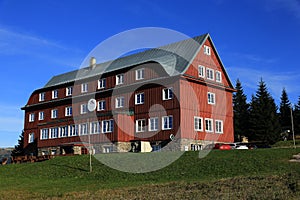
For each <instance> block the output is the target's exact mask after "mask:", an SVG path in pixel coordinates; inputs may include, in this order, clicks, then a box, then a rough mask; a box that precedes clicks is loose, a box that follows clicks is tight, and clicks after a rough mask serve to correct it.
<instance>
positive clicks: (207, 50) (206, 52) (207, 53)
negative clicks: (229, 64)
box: [204, 45, 210, 56]
mask: <svg viewBox="0 0 300 200" xmlns="http://www.w3.org/2000/svg"><path fill="white" fill-rule="evenodd" d="M204 54H206V55H209V56H210V47H209V46H206V45H204Z"/></svg>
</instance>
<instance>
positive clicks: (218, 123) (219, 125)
mask: <svg viewBox="0 0 300 200" xmlns="http://www.w3.org/2000/svg"><path fill="white" fill-rule="evenodd" d="M215 124H216V133H223V121H222V120H215Z"/></svg>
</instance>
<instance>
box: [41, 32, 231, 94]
mask: <svg viewBox="0 0 300 200" xmlns="http://www.w3.org/2000/svg"><path fill="white" fill-rule="evenodd" d="M209 37H210V36H209V34H204V35H201V36H197V37H194V38H190V39H186V40H183V41H179V42H176V43H172V44H169V45H165V46H162V47H158V48H153V49H149V50H146V51H143V52H139V53H136V54H132V55H129V56H126V57H121V58H118V59H115V60H112V61H108V62H104V63H101V64H97V65H96V66H95V67H94V68H91V67H86V68H82V69H79V70H75V71H72V72H68V73H64V74H61V75H58V76H54V77H52V78H51V79H50V81H49V82H48V83H47V84H46V85H45V86H44V88H47V87H52V86H55V85H60V84H64V83H69V82H73V81H76V80H81V79H86V78H90V77H94V76H100V75H102V74H104V73H108V72H112V71H116V70H120V69H124V68H127V67H131V66H135V65H138V64H142V63H147V62H157V63H159V64H160V65H161V66H162V67H163V68H164V70H165V71H166V72H167V73H168V74H169V75H170V76H176V75H179V74H184V72H185V71H186V70H187V68H188V67H189V65H190V64H191V62H192V61H193V59H194V57H195V56H196V55H197V53H198V52H199V50H200V48H201V46H202V45H203V43H204V42H205V41H206V39H207V38H209ZM218 57H219V56H218ZM219 60H220V62H221V59H219ZM221 64H222V63H221ZM222 67H223V66H222ZM223 69H224V67H223ZM224 71H225V69H224ZM225 74H226V72H225ZM226 76H227V74H226ZM227 77H228V76H227Z"/></svg>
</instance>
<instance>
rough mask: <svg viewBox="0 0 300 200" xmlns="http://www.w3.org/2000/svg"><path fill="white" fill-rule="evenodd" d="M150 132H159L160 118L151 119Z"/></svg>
mask: <svg viewBox="0 0 300 200" xmlns="http://www.w3.org/2000/svg"><path fill="white" fill-rule="evenodd" d="M148 126H149V131H157V130H158V117H152V118H150V119H149V125H148Z"/></svg>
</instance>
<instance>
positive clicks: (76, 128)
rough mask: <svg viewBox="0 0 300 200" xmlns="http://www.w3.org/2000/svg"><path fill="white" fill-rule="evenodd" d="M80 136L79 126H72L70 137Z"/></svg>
mask: <svg viewBox="0 0 300 200" xmlns="http://www.w3.org/2000/svg"><path fill="white" fill-rule="evenodd" d="M77 135H79V125H78V124H75V125H71V126H70V136H77Z"/></svg>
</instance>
